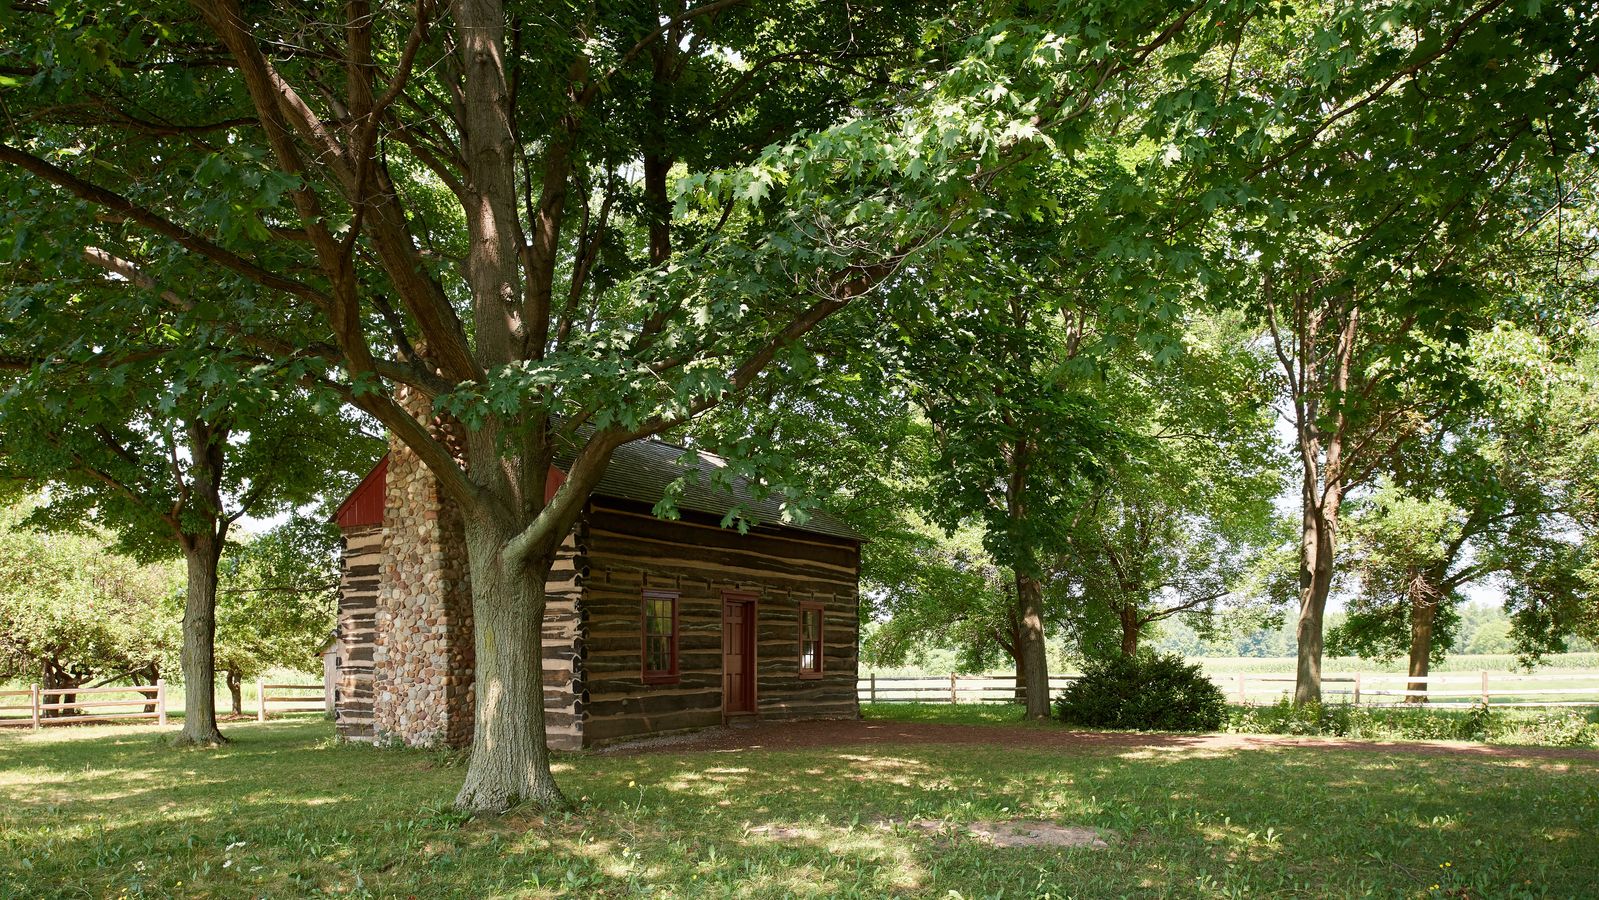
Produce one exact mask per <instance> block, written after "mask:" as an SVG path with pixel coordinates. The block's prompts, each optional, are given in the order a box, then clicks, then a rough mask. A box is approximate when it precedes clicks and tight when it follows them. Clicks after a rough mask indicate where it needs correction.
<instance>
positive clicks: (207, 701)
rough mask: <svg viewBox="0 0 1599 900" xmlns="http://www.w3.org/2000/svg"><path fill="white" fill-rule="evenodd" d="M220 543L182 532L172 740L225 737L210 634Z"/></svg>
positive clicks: (213, 641)
mask: <svg viewBox="0 0 1599 900" xmlns="http://www.w3.org/2000/svg"><path fill="white" fill-rule="evenodd" d="M221 555H222V542H221V541H220V540H218V539H217V538H216V537H215V536H214V535H213V534H208V533H203V534H194V535H187V536H186V537H185V540H184V542H183V561H184V564H185V566H186V568H187V570H188V586H187V594H186V597H185V599H184V604H183V654H182V660H183V687H184V691H183V730H182V731H181V732H179V733H178V737H177V743H178V744H198V745H205V746H214V745H216V744H221V743H225V742H226V741H227V738H224V737H223V736H222V731H221V730H220V729H219V728H217V698H216V678H217V673H216V634H217V616H216V609H217V560H218V559H220V558H221Z"/></svg>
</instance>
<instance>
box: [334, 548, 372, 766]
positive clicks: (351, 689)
mask: <svg viewBox="0 0 1599 900" xmlns="http://www.w3.org/2000/svg"><path fill="white" fill-rule="evenodd" d="M343 543H344V553H343V565H342V567H341V568H342V571H341V572H340V574H339V619H338V635H339V641H338V648H337V655H338V673H337V676H336V681H335V682H334V695H335V702H334V707H333V708H334V722H335V726H336V728H337V730H338V734H339V737H341V738H343V739H345V740H349V741H370V740H372V645H373V637H374V635H373V629H374V627H375V624H376V616H377V597H378V572H379V567H380V566H381V564H382V562H383V527H382V526H381V525H363V526H356V527H353V528H346V529H344V538H343Z"/></svg>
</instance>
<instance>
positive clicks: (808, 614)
mask: <svg viewBox="0 0 1599 900" xmlns="http://www.w3.org/2000/svg"><path fill="white" fill-rule="evenodd" d="M821 636H822V611H821V610H819V609H807V610H805V639H806V640H807V641H814V640H819V639H820V638H821Z"/></svg>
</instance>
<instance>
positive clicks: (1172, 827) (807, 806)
mask: <svg viewBox="0 0 1599 900" xmlns="http://www.w3.org/2000/svg"><path fill="white" fill-rule="evenodd" d="M229 734H230V736H232V737H234V738H235V743H234V744H232V745H229V746H228V747H227V748H226V749H225V750H223V751H209V752H207V751H181V752H178V751H173V750H171V749H170V748H167V747H166V746H164V745H163V744H162V743H161V742H160V741H159V740H157V739H155V737H154V729H150V728H140V727H137V726H135V727H130V728H122V727H118V728H115V729H111V728H107V729H92V730H91V729H72V730H70V731H69V730H65V729H63V730H62V731H59V732H50V733H46V734H44V735H32V734H8V735H3V736H0V759H3V760H4V761H5V764H4V766H3V767H0V897H6V898H9V897H13V896H14V897H19V898H20V897H29V898H32V897H81V896H121V895H123V894H126V895H127V896H130V897H137V896H146V897H155V896H159V897H167V896H206V897H255V896H304V895H308V894H313V893H336V894H340V895H346V896H355V897H365V896H373V897H376V896H402V897H403V896H419V897H420V896H440V895H447V896H455V895H464V896H483V897H546V896H578V897H596V896H643V895H645V894H648V895H651V896H658V897H669V898H700V897H720V896H736V897H790V896H802V897H834V896H842V897H885V896H939V897H942V896H945V895H946V894H947V892H949V891H951V890H955V891H959V892H960V893H961V895H962V896H968V897H970V896H994V895H998V894H1003V895H1005V896H1038V895H1041V894H1045V893H1051V894H1054V895H1056V896H1081V895H1095V896H1097V895H1106V894H1110V895H1118V894H1125V893H1133V892H1140V891H1150V892H1154V893H1157V894H1176V895H1183V896H1231V895H1238V894H1245V893H1283V892H1295V893H1300V894H1310V895H1318V896H1325V895H1340V896H1342V895H1359V894H1366V893H1372V894H1378V895H1385V896H1394V895H1400V896H1407V895H1408V896H1424V895H1427V894H1428V893H1429V892H1432V893H1433V894H1434V895H1435V896H1436V895H1438V893H1437V892H1436V891H1432V889H1431V885H1432V884H1433V883H1435V882H1436V883H1439V884H1441V885H1444V884H1447V885H1452V886H1454V888H1459V889H1462V890H1464V891H1465V893H1467V894H1469V895H1470V896H1511V897H1516V896H1578V895H1582V894H1583V893H1585V892H1587V891H1588V890H1589V889H1590V888H1591V885H1592V884H1593V883H1595V881H1596V880H1599V861H1596V859H1595V857H1596V854H1594V853H1593V852H1592V847H1591V842H1592V835H1593V834H1595V833H1599V778H1596V776H1599V766H1596V765H1594V764H1592V763H1588V762H1585V761H1566V760H1563V761H1560V762H1559V763H1558V764H1552V763H1553V762H1554V761H1550V760H1536V761H1525V760H1516V759H1492V758H1481V757H1471V756H1454V757H1427V756H1417V755H1408V754H1404V753H1402V752H1390V751H1377V752H1365V753H1358V754H1357V753H1351V752H1347V751H1340V752H1337V753H1329V752H1325V751H1317V750H1310V749H1283V748H1279V749H1272V750H1264V751H1258V750H1249V751H1236V752H1205V753H1194V752H1185V753H1161V754H1145V753H1143V752H1142V751H1137V752H1136V755H1135V756H1133V757H1131V758H1129V757H1128V754H1127V751H1126V749H1125V748H1120V749H1118V748H1103V749H1094V748H1084V749H1077V750H1073V751H1071V752H1069V753H1066V752H1062V751H1058V750H1055V751H1051V750H1047V749H1033V748H1022V747H1009V748H1005V747H983V746H971V745H967V746H957V747H951V746H943V747H939V746H909V745H903V744H901V745H893V744H885V745H883V746H880V747H873V748H862V747H858V746H856V747H851V748H849V749H848V750H837V749H833V750H829V749H814V750H805V751H795V750H783V751H778V750H763V751H750V752H745V753H743V754H741V755H740V756H739V757H738V761H737V763H732V764H730V760H729V759H728V757H727V756H725V755H722V754H714V753H698V754H696V753H657V754H639V755H633V756H625V757H623V756H597V755H587V754H571V755H563V756H562V757H561V759H560V761H559V762H558V764H557V765H558V767H559V772H560V775H561V779H562V784H563V787H564V788H565V789H566V790H567V792H568V794H569V796H572V797H575V798H576V797H581V798H585V799H584V800H583V801H582V802H581V803H580V805H579V807H578V808H577V809H576V810H575V811H573V812H571V813H565V814H559V815H553V816H548V817H546V816H541V815H538V814H535V813H530V812H524V811H518V812H514V813H512V814H511V815H508V816H505V817H502V818H499V819H490V820H471V819H468V818H466V817H464V816H461V815H459V814H458V813H456V812H454V811H453V810H452V809H451V807H450V801H451V799H452V798H453V797H454V794H455V791H456V790H457V789H458V787H459V782H460V778H461V775H462V769H461V768H460V766H459V762H458V760H456V759H454V758H453V757H451V756H449V755H447V754H437V753H427V752H422V751H394V750H385V751H379V750H373V749H371V748H367V747H352V746H341V745H338V744H335V743H333V742H331V741H329V740H328V726H327V725H325V724H324V723H320V722H295V723H270V724H269V725H268V726H266V727H257V726H253V725H247V724H241V725H238V726H233V727H231V728H230V729H229ZM1010 819H1038V820H1044V821H1049V822H1055V823H1059V824H1062V825H1070V826H1080V827H1084V828H1093V829H1096V830H1098V831H1099V832H1100V833H1102V834H1105V835H1107V836H1108V838H1107V839H1108V840H1109V841H1110V846H1109V847H1107V848H1103V849H1097V850H1086V849H1078V850H1062V849H1057V848H1023V849H1003V848H996V847H993V846H991V845H989V844H987V843H985V842H983V841H982V840H978V839H976V838H974V837H972V836H969V835H966V834H965V833H964V831H963V830H962V829H963V828H964V826H965V825H968V824H971V823H974V822H998V821H1006V820H1010ZM916 820H930V821H936V822H945V823H948V825H949V827H948V828H947V829H944V830H942V831H937V832H927V831H924V830H919V829H915V828H910V827H907V826H906V825H905V824H903V823H906V822H911V821H916ZM896 823H898V824H896ZM1462 847H1469V848H1471V853H1469V854H1463V853H1462V852H1461V848H1462ZM1444 861H1449V862H1450V866H1449V867H1448V868H1447V869H1440V868H1438V865H1439V864H1440V863H1442V862H1444ZM1440 873H1442V874H1440ZM1529 876H1530V877H1531V878H1532V879H1533V882H1534V883H1533V885H1532V886H1529V885H1527V884H1526V883H1524V882H1525V881H1526V880H1527V879H1528V877H1529ZM1440 879H1443V880H1440ZM1439 890H1440V891H1441V890H1442V888H1440V889H1439ZM1457 895H1458V894H1457Z"/></svg>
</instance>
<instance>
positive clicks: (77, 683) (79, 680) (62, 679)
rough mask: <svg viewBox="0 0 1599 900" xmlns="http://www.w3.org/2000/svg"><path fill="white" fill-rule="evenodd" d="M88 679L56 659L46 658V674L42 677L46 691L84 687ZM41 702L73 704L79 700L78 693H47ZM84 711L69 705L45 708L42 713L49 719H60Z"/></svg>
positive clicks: (42, 683) (42, 684)
mask: <svg viewBox="0 0 1599 900" xmlns="http://www.w3.org/2000/svg"><path fill="white" fill-rule="evenodd" d="M88 680H89V679H88V678H87V677H85V676H80V675H76V674H74V673H73V672H72V671H71V670H69V669H68V668H67V667H65V666H63V665H60V664H59V663H57V662H56V661H55V660H54V659H46V660H45V661H44V676H43V677H42V678H41V679H40V686H41V687H43V688H44V689H45V690H46V691H52V690H63V689H66V688H75V687H82V686H83V684H84V682H86V681H88ZM40 702H42V703H50V704H72V703H76V702H78V695H77V694H50V693H46V694H45V695H44V696H42V697H41V698H40ZM82 712H83V710H81V709H78V708H76V707H73V706H70V705H68V706H65V707H63V708H62V709H47V710H44V711H43V713H41V715H43V716H44V717H45V718H47V719H59V718H66V717H67V716H76V715H79V714H80V713H82Z"/></svg>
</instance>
